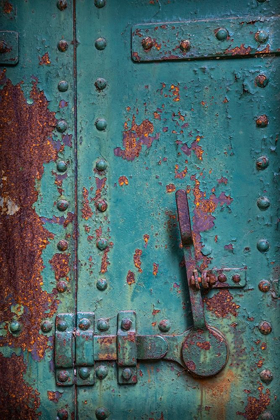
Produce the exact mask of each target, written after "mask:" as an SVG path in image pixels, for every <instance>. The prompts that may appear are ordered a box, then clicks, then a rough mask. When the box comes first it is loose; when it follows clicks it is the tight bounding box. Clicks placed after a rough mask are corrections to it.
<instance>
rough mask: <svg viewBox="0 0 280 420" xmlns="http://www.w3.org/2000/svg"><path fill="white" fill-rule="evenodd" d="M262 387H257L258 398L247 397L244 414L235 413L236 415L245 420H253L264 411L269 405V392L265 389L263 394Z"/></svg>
mask: <svg viewBox="0 0 280 420" xmlns="http://www.w3.org/2000/svg"><path fill="white" fill-rule="evenodd" d="M263 389H264V387H263V385H260V386H259V387H258V391H259V398H255V397H248V400H247V406H246V408H245V413H240V412H237V413H236V414H238V415H241V416H243V417H245V419H247V420H255V419H257V418H259V416H260V415H261V414H262V413H263V412H264V411H265V410H266V408H267V406H268V405H269V404H270V390H269V389H268V388H267V389H266V391H265V393H263Z"/></svg>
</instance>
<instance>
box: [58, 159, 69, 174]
mask: <svg viewBox="0 0 280 420" xmlns="http://www.w3.org/2000/svg"><path fill="white" fill-rule="evenodd" d="M56 168H57V170H58V172H65V171H66V170H67V163H66V162H64V161H63V160H60V161H59V162H57V164H56Z"/></svg>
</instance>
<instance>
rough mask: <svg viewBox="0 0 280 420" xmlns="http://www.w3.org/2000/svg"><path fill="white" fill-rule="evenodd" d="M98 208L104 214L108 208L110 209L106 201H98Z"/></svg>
mask: <svg viewBox="0 0 280 420" xmlns="http://www.w3.org/2000/svg"><path fill="white" fill-rule="evenodd" d="M96 207H97V209H98V210H99V211H101V212H102V213H103V212H104V211H106V210H107V208H108V204H107V202H106V201H105V200H99V201H97V203H96Z"/></svg>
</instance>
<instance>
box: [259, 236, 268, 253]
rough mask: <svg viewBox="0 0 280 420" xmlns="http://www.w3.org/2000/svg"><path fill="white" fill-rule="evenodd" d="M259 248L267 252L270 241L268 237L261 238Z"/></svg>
mask: <svg viewBox="0 0 280 420" xmlns="http://www.w3.org/2000/svg"><path fill="white" fill-rule="evenodd" d="M257 248H258V250H259V251H260V252H266V251H268V250H269V242H268V240H267V239H260V240H259V241H258V243H257Z"/></svg>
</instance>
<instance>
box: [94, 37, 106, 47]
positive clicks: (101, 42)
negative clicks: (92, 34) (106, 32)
mask: <svg viewBox="0 0 280 420" xmlns="http://www.w3.org/2000/svg"><path fill="white" fill-rule="evenodd" d="M106 46H107V41H106V39H105V38H97V40H96V41H95V48H96V49H97V50H104V49H105V48H106Z"/></svg>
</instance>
